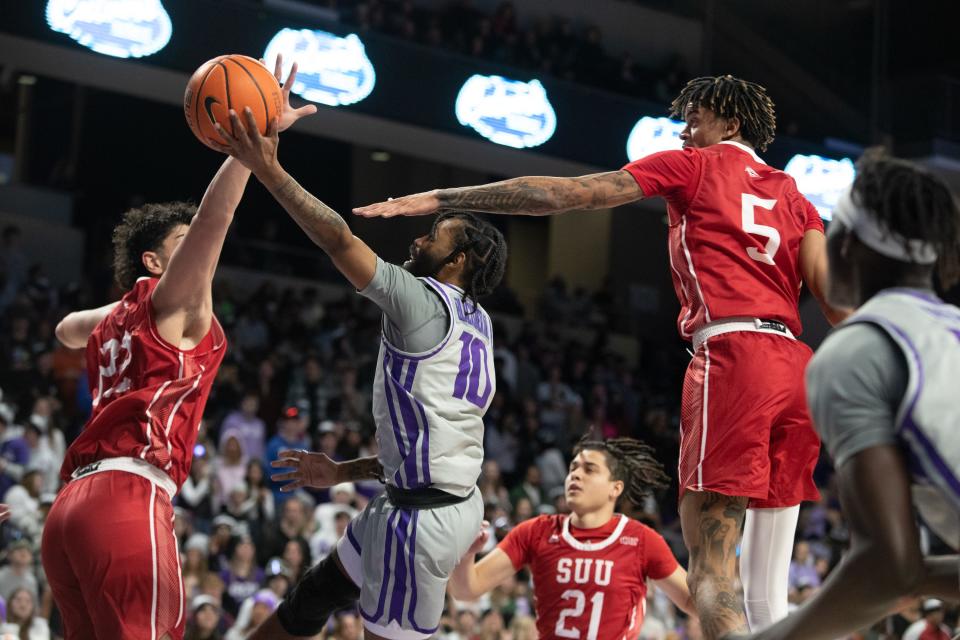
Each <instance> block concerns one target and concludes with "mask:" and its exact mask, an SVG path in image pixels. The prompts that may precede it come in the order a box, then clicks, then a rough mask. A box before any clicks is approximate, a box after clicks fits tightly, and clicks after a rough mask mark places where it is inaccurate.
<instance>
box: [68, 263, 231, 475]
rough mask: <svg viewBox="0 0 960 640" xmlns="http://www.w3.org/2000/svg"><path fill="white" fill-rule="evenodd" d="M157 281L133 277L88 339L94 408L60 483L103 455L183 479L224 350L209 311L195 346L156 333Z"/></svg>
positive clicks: (69, 458) (75, 442) (90, 381)
mask: <svg viewBox="0 0 960 640" xmlns="http://www.w3.org/2000/svg"><path fill="white" fill-rule="evenodd" d="M158 282H159V280H158V279H156V278H140V279H139V280H137V283H136V284H135V285H134V286H133V289H131V290H130V291H129V292H128V293H127V294H126V295H125V296H123V299H122V300H121V301H120V304H118V305H117V306H116V307H115V308H114V309H113V311H111V312H110V314H109V315H107V317H106V318H104V319H103V320H102V321H101V322H100V324H98V325H97V327H96V329H94V331H93V333H92V334H91V336H90V339H89V340H88V341H87V353H86V357H87V376H88V378H89V384H90V392H91V395H92V396H93V411H92V412H91V414H90V419H89V420H88V421H87V424H86V426H84V428H83V431H82V432H81V433H80V435H79V436H78V437H77V439H76V440H74V441H73V444H71V445H70V448H69V449H68V450H67V455H66V458H65V459H64V462H63V466H62V467H61V469H60V477H61V478H62V479H63V480H64V482H66V481H68V480H69V479H70V474H71V473H73V471H74V469H77V468H79V467H82V466H84V465H87V464H90V463H91V462H96V461H97V460H103V459H105V458H118V457H131V458H141V459H143V460H146V461H147V462H149V463H150V464H152V465H154V466H155V467H157V468H158V469H160V470H162V471H163V472H164V473H166V474H167V475H168V476H170V478H171V479H172V480H173V481H174V483H176V485H177V488H178V489H179V487H180V486H181V485H182V484H183V482H184V480H186V478H187V474H188V473H189V472H190V462H191V460H192V456H193V446H194V444H195V443H196V439H197V429H198V428H199V426H200V418H201V416H202V415H203V408H204V406H205V405H206V404H207V396H209V395H210V387H211V386H212V384H213V380H214V377H216V374H217V369H218V368H219V366H220V362H221V361H222V360H223V356H224V354H225V352H226V346H227V343H226V338H225V336H224V334H223V329H222V328H221V327H220V323H219V322H217V319H216V318H214V319H213V321H212V323H211V325H210V331H209V332H208V333H207V335H206V336H205V337H204V338H203V340H202V341H201V342H200V344H199V345H197V346H196V347H195V348H194V349H189V350H181V349H178V348H176V347H174V346H173V345H171V344H169V343H168V342H166V341H165V340H164V339H163V338H161V337H160V334H159V333H158V332H157V326H156V323H155V322H154V317H153V304H152V302H151V294H152V293H153V290H154V289H155V288H156V286H157V283H158Z"/></svg>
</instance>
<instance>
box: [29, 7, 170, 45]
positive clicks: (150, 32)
mask: <svg viewBox="0 0 960 640" xmlns="http://www.w3.org/2000/svg"><path fill="white" fill-rule="evenodd" d="M47 24H48V25H50V28H51V29H53V30H54V31H57V32H59V33H65V34H67V35H68V36H70V37H71V38H73V39H74V40H76V41H77V43H78V44H80V45H82V46H84V47H86V48H88V49H91V50H93V51H96V52H97V53H102V54H103V55H106V56H113V57H115V58H142V57H144V56H149V55H153V54H154V53H156V52H158V51H160V50H161V49H163V48H164V47H165V46H167V43H168V42H170V36H171V35H173V24H172V23H171V22H170V16H169V15H168V14H167V11H166V9H164V8H163V4H162V3H161V2H160V0H49V2H47Z"/></svg>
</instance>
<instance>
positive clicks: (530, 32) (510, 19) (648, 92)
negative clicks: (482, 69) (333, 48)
mask: <svg viewBox="0 0 960 640" xmlns="http://www.w3.org/2000/svg"><path fill="white" fill-rule="evenodd" d="M312 2H313V4H318V5H320V6H323V7H325V8H329V9H331V10H333V11H336V12H337V14H338V15H339V16H340V19H341V20H342V21H344V22H345V23H346V24H350V25H353V26H356V27H358V28H360V29H369V30H373V31H377V32H381V33H384V34H387V35H390V36H394V37H397V38H402V39H404V40H408V41H412V42H417V43H420V44H424V45H427V46H431V47H437V48H441V49H446V50H448V51H452V52H454V53H458V54H461V55H465V56H470V57H472V58H477V59H481V60H486V61H489V62H494V63H498V64H503V65H506V66H509V67H515V68H518V69H525V70H531V71H535V72H537V73H543V74H549V75H552V76H554V77H556V78H561V79H563V80H569V81H572V82H577V83H580V84H585V85H589V86H593V87H598V88H601V89H605V90H608V91H613V92H616V93H621V94H625V95H629V96H637V97H644V98H648V99H651V100H657V101H659V102H669V101H670V100H672V99H673V97H674V96H675V95H676V93H677V91H678V90H679V89H680V87H682V85H683V83H684V82H686V79H687V75H688V74H687V71H686V69H684V67H683V64H682V61H681V60H680V58H679V57H674V58H671V59H669V60H668V61H666V62H665V63H663V64H662V65H661V66H659V67H656V68H654V67H645V66H643V65H641V64H639V63H638V62H637V61H636V60H635V59H634V57H633V55H631V53H630V52H628V51H622V52H621V51H611V50H610V49H609V48H608V47H607V46H605V44H604V41H603V34H602V32H601V31H600V29H599V28H597V27H596V26H595V25H591V24H577V23H575V22H573V21H571V20H570V19H569V18H565V17H562V16H542V18H541V19H539V20H538V21H537V22H536V24H521V23H520V21H519V20H518V17H517V12H516V7H515V3H514V2H511V1H509V0H507V1H505V2H501V3H500V4H499V5H498V6H497V8H496V9H495V11H494V12H493V13H492V14H488V13H485V12H484V11H481V10H480V9H478V8H477V7H476V6H475V5H474V3H473V2H472V1H471V0H450V1H449V2H448V3H447V4H446V6H445V7H443V8H441V9H434V8H428V7H424V6H422V3H418V2H415V1H414V0H312Z"/></svg>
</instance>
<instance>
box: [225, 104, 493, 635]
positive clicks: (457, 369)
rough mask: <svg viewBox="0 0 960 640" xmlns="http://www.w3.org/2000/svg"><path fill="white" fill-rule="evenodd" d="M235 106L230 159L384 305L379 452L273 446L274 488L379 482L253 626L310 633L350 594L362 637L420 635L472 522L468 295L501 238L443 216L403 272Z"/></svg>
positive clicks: (486, 348) (481, 225)
mask: <svg viewBox="0 0 960 640" xmlns="http://www.w3.org/2000/svg"><path fill="white" fill-rule="evenodd" d="M245 117H246V120H247V127H246V128H245V127H244V126H243V125H242V124H241V121H240V119H239V118H238V117H237V116H236V114H233V115H232V116H231V121H232V124H233V131H234V132H236V133H237V136H236V137H231V136H229V135H228V134H227V133H226V132H225V131H224V130H222V129H220V133H221V135H223V136H224V138H225V139H227V140H228V141H229V145H228V146H225V147H223V148H222V150H223V151H225V152H228V153H230V154H231V155H234V156H235V157H236V158H237V159H239V160H240V162H242V163H243V164H244V165H245V166H247V167H248V168H249V169H250V170H251V171H252V172H253V173H254V175H256V176H257V178H258V179H259V180H260V181H261V182H262V183H263V184H264V186H265V187H266V188H267V189H268V190H269V191H270V193H272V194H273V196H274V197H275V198H276V200H277V201H278V202H279V203H280V204H281V205H283V208H284V209H286V211H287V213H289V214H290V216H291V217H292V218H293V219H294V220H295V221H296V223H297V224H298V225H300V227H301V228H302V229H303V230H304V231H305V232H306V233H307V235H308V236H309V237H310V239H311V240H313V241H314V243H316V244H317V245H318V246H319V247H320V248H322V249H323V250H324V251H325V252H326V253H327V254H328V255H329V256H330V258H331V259H332V260H333V263H334V264H335V265H336V266H337V268H338V269H339V270H340V272H341V273H343V275H344V276H346V278H347V280H349V281H350V283H351V284H352V285H353V286H354V287H356V288H357V290H358V291H359V292H360V294H361V295H363V296H365V297H367V298H369V299H371V300H373V301H374V302H375V303H376V304H377V305H378V306H379V307H380V308H381V309H382V310H383V323H382V329H383V332H382V338H381V344H380V357H379V361H378V367H377V374H376V380H375V382H374V389H373V392H374V393H373V413H374V418H375V421H376V425H377V432H376V436H377V443H378V445H379V458H377V457H371V458H364V459H359V460H353V461H349V462H343V463H335V462H333V461H332V460H330V459H329V458H328V457H326V456H325V455H323V454H320V453H308V452H306V451H283V452H281V453H280V459H279V460H277V461H275V463H274V466H275V467H286V468H293V471H289V472H286V473H281V474H277V475H275V476H274V477H273V479H274V480H276V481H285V480H291V481H292V482H290V483H289V484H288V485H286V486H284V487H283V490H284V491H291V490H294V489H296V488H299V487H302V486H313V487H318V488H321V487H329V486H332V485H334V484H338V483H340V482H346V481H351V480H360V479H366V478H380V479H381V480H382V481H384V482H385V484H386V495H382V496H379V497H377V498H375V499H374V500H372V501H371V502H370V504H369V505H368V506H367V508H366V509H364V511H363V513H361V514H360V515H359V516H357V517H356V518H355V519H354V520H353V521H352V522H351V523H350V525H349V526H348V527H347V531H346V535H344V536H343V537H342V538H341V539H340V541H339V542H338V543H337V549H336V551H334V552H333V553H332V554H330V556H328V557H327V558H326V559H325V560H323V561H321V562H320V563H319V564H318V565H317V566H315V567H313V568H312V569H310V571H308V572H307V574H306V575H305V576H304V577H303V579H302V580H301V581H300V582H299V583H298V584H297V585H296V586H295V587H294V588H293V590H292V591H291V593H290V594H289V595H288V597H287V598H286V599H285V600H284V602H283V603H282V604H281V605H280V608H279V609H278V610H277V612H276V613H275V614H273V615H272V616H271V617H270V618H269V619H268V620H267V621H266V622H265V623H264V624H263V625H262V626H261V627H260V628H259V629H258V630H257V631H256V632H255V633H254V634H253V636H251V637H252V638H254V639H259V638H264V639H266V638H270V639H277V638H300V637H312V636H315V635H316V634H318V633H319V632H320V631H321V630H322V628H323V626H324V624H326V622H327V619H328V617H329V616H330V614H331V613H332V612H333V611H336V610H337V609H340V608H343V607H345V606H350V605H352V604H353V603H354V602H356V601H357V599H358V598H359V601H360V613H361V615H362V616H363V619H364V627H365V635H364V637H366V638H373V639H374V640H377V639H379V638H387V639H389V640H394V639H396V640H408V639H411V640H419V639H420V638H428V637H430V636H432V635H433V634H434V632H435V631H436V630H437V627H438V626H439V623H440V615H441V613H442V610H443V605H444V594H445V592H446V585H447V580H448V578H449V576H450V573H451V572H452V571H453V569H454V567H456V565H457V562H458V561H459V560H460V558H461V557H462V556H463V554H464V553H465V552H466V551H467V549H468V548H469V547H470V544H471V543H472V542H473V540H474V538H475V536H476V534H477V531H479V529H480V524H481V521H482V518H483V500H482V498H481V497H480V494H479V492H478V491H477V490H476V483H477V478H478V477H479V475H480V465H481V463H482V461H483V414H484V413H485V412H486V410H487V407H488V406H489V405H490V402H491V400H492V399H493V393H494V387H495V376H494V371H493V335H492V326H491V322H490V316H488V315H487V313H486V311H484V310H483V309H482V308H481V307H480V306H479V304H478V302H477V300H478V298H480V297H482V296H484V295H486V294H488V293H490V292H491V291H492V290H493V289H494V288H495V287H496V286H497V284H499V282H500V280H501V278H502V277H503V272H504V269H505V266H506V258H507V248H506V243H505V242H504V239H503V235H502V234H501V233H500V232H499V231H498V230H497V229H496V228H494V227H493V226H492V225H490V224H489V223H487V222H484V221H483V220H481V219H479V218H477V217H476V216H474V215H472V214H470V213H463V212H460V213H447V214H444V215H442V216H440V217H438V218H437V219H436V221H435V222H434V224H433V228H432V229H431V231H430V234H429V235H425V236H422V237H420V238H417V239H416V240H414V242H413V244H412V245H411V246H410V260H408V261H407V262H406V263H404V265H403V267H402V268H401V267H398V266H396V265H392V264H388V263H386V262H384V261H382V260H381V259H380V258H378V257H377V255H376V254H375V253H374V252H373V251H372V250H371V249H370V248H369V247H368V246H367V245H366V244H364V243H363V241H361V240H360V239H359V238H357V237H355V236H354V235H353V234H352V233H351V232H350V229H349V227H348V226H347V224H346V222H345V221H344V220H343V218H341V217H340V215H339V214H337V213H336V212H335V211H333V210H332V209H330V208H329V207H327V206H326V205H324V204H323V203H322V202H320V201H319V200H317V199H316V198H315V197H313V196H312V195H310V194H309V193H308V192H307V191H306V190H304V189H303V187H301V186H300V185H299V184H297V182H296V181H295V180H294V179H293V178H292V177H290V175H288V174H287V173H286V172H285V171H284V170H283V168H282V167H281V166H280V164H279V162H278V161H277V135H276V125H275V124H272V125H271V126H270V128H269V129H268V132H267V135H266V136H261V135H260V134H259V132H258V131H257V129H256V126H255V123H254V122H253V118H252V115H250V114H245Z"/></svg>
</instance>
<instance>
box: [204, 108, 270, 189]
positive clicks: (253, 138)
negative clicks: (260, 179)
mask: <svg viewBox="0 0 960 640" xmlns="http://www.w3.org/2000/svg"><path fill="white" fill-rule="evenodd" d="M243 116H244V120H246V125H244V123H243V122H241V120H240V116H239V115H237V112H236V111H234V110H233V109H231V110H230V128H231V129H232V130H233V134H232V135H231V134H230V133H229V132H228V131H227V129H226V127H224V126H223V125H221V124H220V123H219V122H217V123H215V124H214V126H215V127H216V129H217V133H219V134H220V137H222V138H223V139H224V140H225V141H226V144H216V143H214V142H212V141H211V143H210V146H212V147H214V148H215V149H217V151H221V152H223V153H226V154H229V155H231V156H233V157H234V158H236V159H237V160H239V161H240V162H241V164H243V166H245V167H246V168H247V169H250V171H252V172H253V173H254V175H257V176H261V175H262V174H263V172H265V171H267V170H269V169H271V168H273V167H276V166H277V164H278V163H277V145H278V144H279V142H280V138H279V137H278V135H277V133H278V129H277V127H278V122H277V119H276V118H274V119H273V120H271V121H270V124H268V125H267V135H265V136H262V135H260V130H259V128H258V127H257V119H256V118H255V117H254V115H253V111H251V110H250V107H247V108H245V109H244V110H243Z"/></svg>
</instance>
